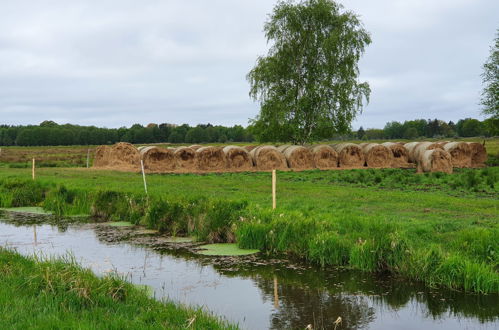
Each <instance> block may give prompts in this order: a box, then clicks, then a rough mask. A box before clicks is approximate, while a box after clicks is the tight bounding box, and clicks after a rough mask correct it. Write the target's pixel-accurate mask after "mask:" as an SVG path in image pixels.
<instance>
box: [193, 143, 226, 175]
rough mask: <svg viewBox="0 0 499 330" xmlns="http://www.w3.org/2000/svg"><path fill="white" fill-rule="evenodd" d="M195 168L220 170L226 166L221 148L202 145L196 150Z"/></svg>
mask: <svg viewBox="0 0 499 330" xmlns="http://www.w3.org/2000/svg"><path fill="white" fill-rule="evenodd" d="M196 168H197V169H198V170H201V171H220V170H225V169H226V168H227V158H226V157H225V154H224V152H223V151H222V148H218V147H202V148H199V149H198V150H196Z"/></svg>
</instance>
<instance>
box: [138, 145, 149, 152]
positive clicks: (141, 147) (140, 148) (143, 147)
mask: <svg viewBox="0 0 499 330" xmlns="http://www.w3.org/2000/svg"><path fill="white" fill-rule="evenodd" d="M145 148H148V147H147V146H140V147H137V150H138V151H139V152H140V151H142V149H145Z"/></svg>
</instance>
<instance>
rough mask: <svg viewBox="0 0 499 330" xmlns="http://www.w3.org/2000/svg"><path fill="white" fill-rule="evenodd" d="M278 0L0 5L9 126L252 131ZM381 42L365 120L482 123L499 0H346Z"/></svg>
mask: <svg viewBox="0 0 499 330" xmlns="http://www.w3.org/2000/svg"><path fill="white" fill-rule="evenodd" d="M275 3H276V1H270V0H252V1H243V0H211V1H206V0H190V1H181V0H148V1H136V0H133V1H132V0H87V1H67V0H59V1H56V0H54V1H48V0H39V1H33V0H30V1H28V0H15V1H14V0H0V124H16V125H17V124H30V123H31V124H37V123H39V122H41V121H43V120H46V119H50V120H54V121H56V122H58V123H67V122H70V123H75V124H81V125H97V126H106V127H120V126H130V125H132V124H134V123H141V124H147V123H150V122H155V123H162V122H169V123H177V124H181V123H188V124H191V125H196V124H198V123H208V122H209V123H212V124H222V125H234V124H242V125H246V124H247V122H248V119H249V118H253V117H254V116H255V115H256V114H257V113H258V111H259V107H258V104H257V103H254V102H253V101H252V100H250V98H249V97H248V90H249V85H248V83H247V81H246V80H245V76H246V73H247V72H248V71H249V70H250V69H251V68H252V67H253V65H254V64H255V60H256V58H257V56H258V55H263V54H265V53H266V51H267V49H268V46H267V43H266V40H265V38H264V35H263V32H262V29H263V24H264V22H265V20H266V18H267V15H268V14H269V13H270V12H271V11H272V8H273V6H274V4H275ZM341 3H342V4H343V5H344V6H345V9H347V10H352V11H354V12H355V13H357V14H358V15H359V16H360V17H361V20H362V21H363V23H364V25H365V27H366V29H367V30H368V31H370V32H371V35H372V39H373V43H372V44H371V45H370V46H369V47H368V48H367V51H366V54H365V55H364V58H363V59H362V61H361V63H360V70H361V80H367V81H368V82H369V83H370V85H371V89H372V94H371V103H370V104H369V105H368V106H367V107H366V108H365V110H364V113H363V114H361V115H360V116H359V117H358V118H357V120H356V121H355V122H354V123H353V127H354V128H358V127H359V126H361V125H362V126H363V127H364V128H366V127H383V126H384V124H385V123H386V122H387V121H392V120H397V121H403V120H407V119H415V118H435V117H436V118H440V119H444V120H457V119H460V118H464V117H475V118H482V117H480V111H479V105H478V102H479V97H480V91H481V88H482V85H481V78H480V74H481V72H482V64H483V63H484V62H485V60H486V58H487V57H488V55H489V47H490V46H491V45H492V41H493V39H494V35H495V31H496V29H497V28H499V1H497V0H438V1H436V0H378V1H366V0H343V1H342V2H341Z"/></svg>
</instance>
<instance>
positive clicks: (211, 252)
mask: <svg viewBox="0 0 499 330" xmlns="http://www.w3.org/2000/svg"><path fill="white" fill-rule="evenodd" d="M199 249H200V250H198V251H197V252H198V253H199V254H204V255H207V256H245V255H249V254H255V253H258V252H259V251H258V250H256V249H241V248H239V247H238V246H237V244H233V243H225V244H224V243H218V244H206V245H201V246H199Z"/></svg>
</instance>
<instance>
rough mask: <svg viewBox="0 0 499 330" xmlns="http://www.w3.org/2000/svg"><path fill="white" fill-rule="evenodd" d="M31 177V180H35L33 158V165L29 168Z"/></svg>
mask: <svg viewBox="0 0 499 330" xmlns="http://www.w3.org/2000/svg"><path fill="white" fill-rule="evenodd" d="M31 176H32V177H33V180H34V179H35V159H34V158H33V164H32V166H31Z"/></svg>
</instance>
